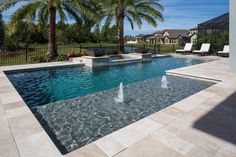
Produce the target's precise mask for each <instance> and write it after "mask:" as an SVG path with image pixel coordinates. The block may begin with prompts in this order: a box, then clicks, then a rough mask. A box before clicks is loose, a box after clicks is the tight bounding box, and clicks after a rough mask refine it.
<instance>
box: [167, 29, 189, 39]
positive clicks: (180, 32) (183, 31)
mask: <svg viewBox="0 0 236 157" xmlns="http://www.w3.org/2000/svg"><path fill="white" fill-rule="evenodd" d="M165 31H167V32H168V33H169V34H170V35H169V36H167V37H168V38H174V39H176V38H178V37H179V36H187V35H188V33H189V31H188V30H186V29H166V30H165ZM165 31H164V32H165Z"/></svg>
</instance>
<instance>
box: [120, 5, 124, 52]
mask: <svg viewBox="0 0 236 157" xmlns="http://www.w3.org/2000/svg"><path fill="white" fill-rule="evenodd" d="M124 18H125V15H124V8H123V7H121V9H120V12H119V44H120V51H122V52H124V46H125V39H124Z"/></svg>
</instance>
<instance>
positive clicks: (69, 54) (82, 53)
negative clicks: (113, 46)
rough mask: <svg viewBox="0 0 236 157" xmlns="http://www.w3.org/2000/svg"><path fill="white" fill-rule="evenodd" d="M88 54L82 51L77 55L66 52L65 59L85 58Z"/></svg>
mask: <svg viewBox="0 0 236 157" xmlns="http://www.w3.org/2000/svg"><path fill="white" fill-rule="evenodd" d="M87 55H88V53H87V51H84V50H82V51H81V52H79V53H75V52H68V53H67V57H82V56H87Z"/></svg>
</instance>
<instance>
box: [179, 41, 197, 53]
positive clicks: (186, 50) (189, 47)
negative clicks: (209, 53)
mask: <svg viewBox="0 0 236 157" xmlns="http://www.w3.org/2000/svg"><path fill="white" fill-rule="evenodd" d="M192 48H193V44H192V43H186V44H185V46H184V49H177V50H176V53H189V52H192Z"/></svg>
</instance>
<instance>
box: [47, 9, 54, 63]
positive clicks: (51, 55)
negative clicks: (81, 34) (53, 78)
mask: <svg viewBox="0 0 236 157" xmlns="http://www.w3.org/2000/svg"><path fill="white" fill-rule="evenodd" d="M49 12H50V19H49V33H48V52H47V55H46V58H47V60H49V61H50V60H53V59H54V58H55V57H56V56H57V49H56V8H55V7H51V8H50V9H49Z"/></svg>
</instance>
